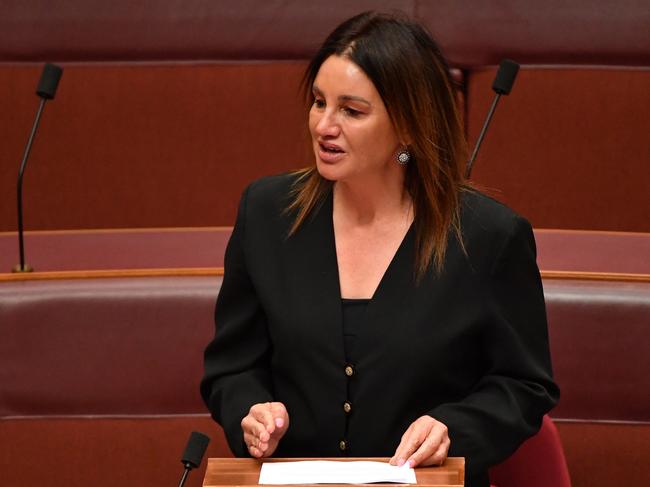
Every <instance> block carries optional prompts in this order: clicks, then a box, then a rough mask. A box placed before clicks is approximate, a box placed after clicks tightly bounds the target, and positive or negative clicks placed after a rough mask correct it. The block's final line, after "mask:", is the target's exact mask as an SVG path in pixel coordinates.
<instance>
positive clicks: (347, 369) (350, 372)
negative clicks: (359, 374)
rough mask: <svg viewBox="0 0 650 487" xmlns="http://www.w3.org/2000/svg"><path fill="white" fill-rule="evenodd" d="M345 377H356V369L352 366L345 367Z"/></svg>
mask: <svg viewBox="0 0 650 487" xmlns="http://www.w3.org/2000/svg"><path fill="white" fill-rule="evenodd" d="M345 375H347V376H348V377H352V376H353V375H354V369H353V368H352V366H351V365H346V366H345Z"/></svg>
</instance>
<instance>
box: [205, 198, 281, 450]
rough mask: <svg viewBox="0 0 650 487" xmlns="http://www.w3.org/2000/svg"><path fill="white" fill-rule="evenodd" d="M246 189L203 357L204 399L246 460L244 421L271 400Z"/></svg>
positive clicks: (266, 342)
mask: <svg viewBox="0 0 650 487" xmlns="http://www.w3.org/2000/svg"><path fill="white" fill-rule="evenodd" d="M249 190H250V187H249V188H247V189H246V190H245V191H244V194H243V196H242V198H241V202H240V205H239V211H238V214H237V221H236V223H235V227H234V228H233V232H232V235H231V237H230V240H229V242H228V246H227V247H226V254H225V260H224V268H225V272H224V278H223V282H222V285H221V290H220V292H219V296H218V298H217V305H216V310H215V325H216V332H215V337H214V339H213V340H212V342H211V343H210V344H209V345H208V346H207V348H206V350H205V355H204V367H205V374H204V376H203V380H202V381H201V395H202V397H203V400H204V401H205V403H206V405H207V406H208V409H209V411H210V413H211V414H212V417H213V418H214V419H215V420H216V421H217V422H218V423H219V424H220V425H221V426H222V427H223V429H224V432H225V434H226V438H227V440H228V444H229V445H230V448H231V450H232V451H233V453H234V454H235V455H236V456H246V455H248V451H247V449H246V445H245V444H244V440H243V435H242V430H241V424H240V423H241V420H242V419H243V417H244V416H246V415H247V414H248V411H249V409H250V407H251V406H252V405H253V404H256V403H261V402H267V401H272V400H273V396H272V385H271V384H272V383H271V378H270V372H269V370H270V365H269V351H270V340H269V335H268V330H267V325H266V317H265V314H264V310H263V309H262V306H261V304H260V301H259V299H258V296H257V294H256V292H255V287H254V285H253V282H252V280H251V276H250V274H249V272H248V269H247V266H246V251H245V247H246V245H245V241H246V220H247V217H246V211H247V205H246V202H247V198H248V192H249Z"/></svg>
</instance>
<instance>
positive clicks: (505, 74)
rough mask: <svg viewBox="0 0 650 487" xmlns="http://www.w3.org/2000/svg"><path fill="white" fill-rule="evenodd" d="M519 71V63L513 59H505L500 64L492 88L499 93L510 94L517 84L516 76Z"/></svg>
mask: <svg viewBox="0 0 650 487" xmlns="http://www.w3.org/2000/svg"><path fill="white" fill-rule="evenodd" d="M518 72H519V65H518V64H517V63H516V62H514V61H513V60H511V59H504V60H503V61H501V64H500V65H499V70H498V71H497V75H496V76H495V77H494V83H492V89H493V90H494V91H495V92H497V93H498V94H499V95H508V94H510V90H512V85H514V84H515V78H516V77H517V73H518Z"/></svg>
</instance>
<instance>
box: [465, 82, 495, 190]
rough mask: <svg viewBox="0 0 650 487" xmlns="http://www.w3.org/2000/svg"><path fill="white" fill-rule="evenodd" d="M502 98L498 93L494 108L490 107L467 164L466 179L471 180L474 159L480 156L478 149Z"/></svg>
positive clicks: (493, 101) (493, 104)
mask: <svg viewBox="0 0 650 487" xmlns="http://www.w3.org/2000/svg"><path fill="white" fill-rule="evenodd" d="M500 98H501V93H497V94H496V96H495V97H494V100H492V106H491V107H490V110H489V111H488V114H487V118H486V119H485V122H484V123H483V128H482V129H481V133H480V134H479V136H478V140H477V141H476V146H474V151H473V152H472V157H470V158H469V161H468V162H467V168H466V169H465V178H466V179H469V177H470V175H471V174H472V166H474V159H476V155H477V154H478V149H479V147H481V142H483V138H484V137H485V133H486V132H487V128H488V125H490V121H491V120H492V115H494V110H495V109H496V108H497V103H499V99H500Z"/></svg>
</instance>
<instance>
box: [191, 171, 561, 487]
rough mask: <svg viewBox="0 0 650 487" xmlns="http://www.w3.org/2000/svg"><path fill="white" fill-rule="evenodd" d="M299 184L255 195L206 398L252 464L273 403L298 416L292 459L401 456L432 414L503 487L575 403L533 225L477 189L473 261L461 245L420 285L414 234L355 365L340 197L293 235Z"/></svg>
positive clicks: (261, 185)
mask: <svg viewBox="0 0 650 487" xmlns="http://www.w3.org/2000/svg"><path fill="white" fill-rule="evenodd" d="M293 180H294V177H293V176H290V175H281V176H274V177H269V178H264V179H261V180H259V181H256V182H255V183H253V184H251V185H250V186H249V187H248V188H247V189H246V191H245V192H244V194H243V196H242V199H241V203H240V207H239V214H238V216H237V222H236V224H235V227H234V230H233V234H232V236H231V239H230V242H229V244H228V247H227V250H226V257H225V275H224V279H223V284H222V287H221V291H220V293H219V297H218V300H217V308H216V324H217V330H216V335H215V338H214V340H213V341H212V342H211V343H210V344H209V345H208V347H207V349H206V352H205V376H204V378H203V381H202V383H201V393H202V395H203V398H204V400H205V402H206V404H207V406H208V408H209V410H210V412H211V413H212V416H213V417H214V419H215V420H216V421H217V422H219V423H220V424H221V425H222V426H223V427H224V430H225V432H226V435H227V438H228V442H229V444H230V447H231V449H232V450H233V452H234V453H235V454H236V455H238V456H245V455H247V450H246V447H245V445H244V443H243V438H242V432H241V427H240V421H241V419H242V418H243V417H244V416H245V415H246V414H247V413H248V410H249V408H250V407H251V406H252V405H253V404H255V403H260V402H266V401H281V402H283V403H284V404H285V405H286V407H287V410H288V413H289V418H290V427H289V430H288V431H287V433H286V435H285V436H284V438H283V439H282V440H281V442H280V445H279V447H278V449H277V451H276V453H275V456H280V457H285V456H293V457H310V456H330V457H331V456H341V455H349V456H391V455H392V454H393V453H394V451H395V449H396V447H397V445H398V444H399V441H400V437H401V435H402V434H403V432H404V431H405V430H406V428H407V427H408V426H409V424H410V423H411V422H412V421H414V420H415V419H417V418H418V417H420V416H421V415H424V414H429V415H431V416H432V417H434V418H436V419H437V420H439V421H442V422H443V423H444V424H445V425H447V427H448V428H449V436H450V439H451V449H450V452H449V454H450V456H464V457H466V461H467V466H466V468H467V481H468V483H467V485H487V476H486V471H487V468H488V467H489V466H490V465H493V464H496V463H498V462H501V461H502V460H504V459H505V458H506V457H508V456H509V455H510V454H511V453H512V452H513V451H514V450H515V449H516V448H517V447H518V446H519V444H520V443H521V442H523V441H524V440H525V439H526V438H527V437H529V436H531V435H532V434H534V433H535V432H536V431H537V430H538V429H539V427H540V424H541V419H542V416H543V415H544V414H545V413H546V412H547V411H549V410H550V409H551V408H552V407H553V406H554V404H555V403H556V401H557V398H558V396H559V391H558V388H557V386H556V385H555V383H554V382H553V379H552V374H551V363H550V357H549V348H548V336H547V327H546V315H545V309H544V296H543V293H542V286H541V280H540V276H539V271H538V269H537V265H536V263H535V243H534V239H533V234H532V231H531V228H530V225H529V224H528V222H527V221H526V220H524V219H523V218H521V217H519V216H517V215H516V214H515V213H513V212H512V211H511V210H509V209H508V208H506V207H505V206H503V205H501V204H500V203H498V202H496V201H494V200H492V199H489V198H487V197H486V196H483V195H481V194H480V193H474V192H469V193H464V194H463V197H462V213H461V215H462V216H461V225H462V234H463V239H464V243H465V249H466V254H465V253H463V251H462V249H461V246H460V245H459V243H458V241H457V240H456V239H455V238H454V237H450V240H449V246H448V250H447V255H446V260H445V267H444V270H443V272H442V273H439V274H436V273H435V272H433V271H431V272H429V273H428V274H427V275H426V276H425V277H424V279H423V280H422V281H421V282H420V283H419V284H418V285H416V284H415V281H414V273H413V268H414V251H415V250H414V249H415V247H414V242H415V238H414V229H413V227H412V228H411V229H410V230H409V231H408V233H407V235H406V237H405V238H404V241H403V242H402V244H401V246H400V247H399V249H398V251H397V253H396V255H395V257H394V258H393V260H392V262H391V264H390V265H389V267H388V269H387V271H386V273H385V275H384V276H383V278H382V280H381V282H380V284H379V287H378V288H377V290H376V292H375V294H374V296H373V298H372V300H371V301H370V303H369V305H368V308H367V311H366V314H365V321H364V323H363V326H362V330H361V332H360V334H359V335H358V338H357V341H356V345H355V347H356V348H355V354H356V355H357V356H358V362H357V363H354V364H346V363H345V358H344V351H343V332H342V324H341V295H340V290H339V279H338V267H337V261H336V250H335V243H334V230H333V224H332V196H331V194H330V195H329V196H328V198H326V200H325V201H324V203H323V205H322V206H321V207H320V209H319V210H318V211H317V212H315V214H313V215H312V217H311V218H310V219H308V220H307V221H306V222H305V223H304V224H303V225H302V227H301V228H300V229H299V230H298V232H297V233H295V234H294V235H293V236H292V237H290V238H287V233H288V230H289V227H290V225H291V222H292V219H293V215H288V214H286V212H285V211H284V209H285V208H286V206H287V204H288V201H289V200H288V194H289V190H290V186H291V184H292V182H293ZM347 365H350V366H352V369H349V368H348V369H347V373H346V366H347ZM350 372H352V375H349V374H350ZM345 401H349V402H350V403H351V405H352V409H351V411H350V413H346V412H344V410H343V403H344V402H345ZM341 441H345V442H346V444H345V450H344V451H342V450H341ZM472 482H474V483H473V484H472Z"/></svg>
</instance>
